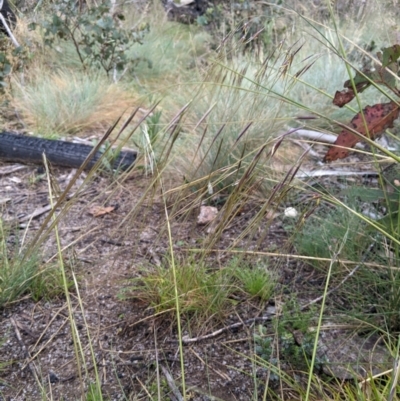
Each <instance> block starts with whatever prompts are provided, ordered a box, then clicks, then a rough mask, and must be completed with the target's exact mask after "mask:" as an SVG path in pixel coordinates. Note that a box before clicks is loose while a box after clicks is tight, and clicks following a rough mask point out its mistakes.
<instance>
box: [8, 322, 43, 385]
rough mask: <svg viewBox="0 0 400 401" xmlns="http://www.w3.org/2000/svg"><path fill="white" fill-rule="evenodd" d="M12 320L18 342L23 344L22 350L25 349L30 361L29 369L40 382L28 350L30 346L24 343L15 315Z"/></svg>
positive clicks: (27, 358) (26, 356)
mask: <svg viewBox="0 0 400 401" xmlns="http://www.w3.org/2000/svg"><path fill="white" fill-rule="evenodd" d="M10 321H11V324H12V325H13V326H14V330H15V335H16V337H17V340H18V342H19V345H20V346H21V348H22V350H23V351H24V354H25V358H26V360H27V361H28V367H29V370H30V371H31V373H32V375H33V377H34V378H35V380H36V382H37V383H39V384H40V381H39V378H38V375H37V373H36V369H35V366H34V364H33V363H32V362H30V359H31V355H30V353H29V350H28V348H27V347H26V345H25V344H24V342H23V340H22V337H21V333H20V332H19V329H18V324H17V322H16V321H15V319H14V318H13V317H12V318H10Z"/></svg>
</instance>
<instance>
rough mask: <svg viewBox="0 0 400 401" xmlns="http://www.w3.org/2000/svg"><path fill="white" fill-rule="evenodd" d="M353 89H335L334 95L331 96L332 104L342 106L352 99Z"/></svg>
mask: <svg viewBox="0 0 400 401" xmlns="http://www.w3.org/2000/svg"><path fill="white" fill-rule="evenodd" d="M354 96H355V94H354V91H353V89H343V90H342V91H336V93H335V97H334V98H333V104H334V105H335V106H339V107H343V106H344V105H345V104H347V103H349V102H351V101H352V100H353V99H354Z"/></svg>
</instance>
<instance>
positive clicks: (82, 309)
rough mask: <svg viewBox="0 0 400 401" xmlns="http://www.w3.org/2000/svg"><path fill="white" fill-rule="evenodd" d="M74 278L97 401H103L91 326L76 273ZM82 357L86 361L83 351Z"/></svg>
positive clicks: (73, 275) (73, 274)
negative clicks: (92, 370)
mask: <svg viewBox="0 0 400 401" xmlns="http://www.w3.org/2000/svg"><path fill="white" fill-rule="evenodd" d="M72 278H73V280H74V285H75V291H76V297H77V299H78V303H79V308H80V310H81V313H82V320H83V322H84V325H85V328H86V335H87V338H88V344H89V349H90V355H91V357H92V363H93V369H94V375H95V379H96V389H97V395H98V396H99V397H100V398H99V400H97V399H96V401H103V393H102V391H101V380H100V376H99V371H98V369H97V361H96V355H95V353H94V349H93V344H92V340H91V337H90V331H89V326H88V324H87V322H86V316H85V310H84V308H83V303H82V297H81V295H80V292H79V286H78V281H77V279H76V276H75V273H74V272H72ZM82 357H83V359H84V354H83V350H82ZM85 368H86V363H85ZM86 373H88V371H87V369H86Z"/></svg>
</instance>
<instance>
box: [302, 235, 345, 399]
mask: <svg viewBox="0 0 400 401" xmlns="http://www.w3.org/2000/svg"><path fill="white" fill-rule="evenodd" d="M348 233H349V229H347V231H346V234H345V235H344V237H343V239H342V241H341V243H340V245H339V249H338V250H337V251H336V252H335V253H334V254H333V255H332V260H331V263H330V264H329V268H328V273H327V276H326V282H325V289H324V296H323V298H322V302H321V308H320V313H319V318H318V324H317V328H316V332H315V340H314V348H313V353H312V357H311V364H310V367H309V374H308V382H307V391H306V397H305V401H308V400H309V398H310V392H311V383H312V378H313V376H314V373H313V372H314V366H315V360H316V358H317V348H318V339H319V333H320V331H321V326H322V317H323V315H324V309H325V303H326V298H327V294H328V288H329V282H330V279H331V277H332V270H333V266H334V264H335V263H336V262H337V260H338V257H339V255H340V254H341V252H342V250H343V248H344V246H345V244H346V242H347V237H348Z"/></svg>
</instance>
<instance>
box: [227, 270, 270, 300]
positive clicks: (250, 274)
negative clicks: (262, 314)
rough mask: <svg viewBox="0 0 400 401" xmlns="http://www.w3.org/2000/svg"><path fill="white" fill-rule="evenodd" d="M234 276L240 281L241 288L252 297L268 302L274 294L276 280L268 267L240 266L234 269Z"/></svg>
mask: <svg viewBox="0 0 400 401" xmlns="http://www.w3.org/2000/svg"><path fill="white" fill-rule="evenodd" d="M233 275H234V276H235V277H236V278H237V279H238V281H239V286H240V287H243V289H244V291H246V292H247V293H248V294H249V295H251V296H252V297H257V298H259V299H261V300H262V301H268V300H269V299H271V296H272V294H273V291H274V288H275V285H276V278H275V276H274V274H273V273H272V272H271V271H270V270H268V267H267V266H266V265H261V264H256V265H255V266H250V265H247V264H244V265H242V264H240V265H238V266H236V267H234V268H233Z"/></svg>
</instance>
